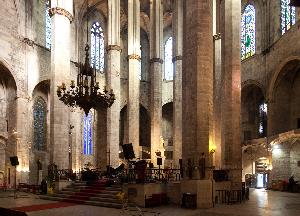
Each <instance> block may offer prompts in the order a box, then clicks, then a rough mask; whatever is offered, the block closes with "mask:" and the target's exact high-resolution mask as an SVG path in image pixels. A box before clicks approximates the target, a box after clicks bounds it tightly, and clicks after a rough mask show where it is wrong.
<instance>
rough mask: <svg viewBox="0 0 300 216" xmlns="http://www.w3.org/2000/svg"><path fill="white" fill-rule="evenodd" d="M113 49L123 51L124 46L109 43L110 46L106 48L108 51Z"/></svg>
mask: <svg viewBox="0 0 300 216" xmlns="http://www.w3.org/2000/svg"><path fill="white" fill-rule="evenodd" d="M111 50H116V51H120V52H122V48H121V46H119V45H108V47H107V48H106V51H107V52H109V51H111Z"/></svg>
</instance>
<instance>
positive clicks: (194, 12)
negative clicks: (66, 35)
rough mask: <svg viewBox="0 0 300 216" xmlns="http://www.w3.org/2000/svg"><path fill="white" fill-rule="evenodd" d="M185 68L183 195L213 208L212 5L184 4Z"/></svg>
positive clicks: (200, 0) (192, 0)
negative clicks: (194, 194)
mask: <svg viewBox="0 0 300 216" xmlns="http://www.w3.org/2000/svg"><path fill="white" fill-rule="evenodd" d="M183 14H184V19H183V22H184V25H183V26H184V31H183V32H185V37H184V39H183V62H182V63H183V67H182V70H183V71H182V105H183V106H182V108H183V109H182V128H183V130H182V159H183V164H184V168H185V172H184V175H185V178H184V180H183V181H182V182H181V192H182V193H186V192H189V193H197V207H198V208H210V207H212V206H213V196H212V193H213V182H212V180H211V174H210V173H211V170H210V168H209V166H210V164H209V161H210V160H209V158H210V154H209V147H210V144H211V142H212V139H213V37H212V34H213V19H212V1H207V0H198V1H195V0H186V1H184V10H183Z"/></svg>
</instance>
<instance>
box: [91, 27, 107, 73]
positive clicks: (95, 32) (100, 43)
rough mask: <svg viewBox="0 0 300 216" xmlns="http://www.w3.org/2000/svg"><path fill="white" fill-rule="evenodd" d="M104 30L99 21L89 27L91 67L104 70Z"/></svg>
mask: <svg viewBox="0 0 300 216" xmlns="http://www.w3.org/2000/svg"><path fill="white" fill-rule="evenodd" d="M104 51H105V44H104V32H103V28H102V27H101V25H100V22H99V21H96V22H94V23H93V24H92V27H91V67H93V68H96V69H97V70H99V71H101V72H104V64H105V61H104Z"/></svg>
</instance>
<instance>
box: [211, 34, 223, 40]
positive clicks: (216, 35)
mask: <svg viewBox="0 0 300 216" xmlns="http://www.w3.org/2000/svg"><path fill="white" fill-rule="evenodd" d="M213 38H214V40H215V41H216V40H220V39H221V38H222V37H221V33H218V34H215V35H214V36H213Z"/></svg>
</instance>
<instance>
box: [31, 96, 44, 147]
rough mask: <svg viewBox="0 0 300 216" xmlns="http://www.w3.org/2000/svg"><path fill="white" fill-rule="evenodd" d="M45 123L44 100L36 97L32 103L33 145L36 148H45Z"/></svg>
mask: <svg viewBox="0 0 300 216" xmlns="http://www.w3.org/2000/svg"><path fill="white" fill-rule="evenodd" d="M46 124H47V105H46V102H45V101H44V100H43V99H42V98H41V97H38V98H37V99H36V100H35V102H34V105H33V146H34V148H35V149H36V150H39V151H42V150H44V149H45V143H46V130H47V128H46Z"/></svg>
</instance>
